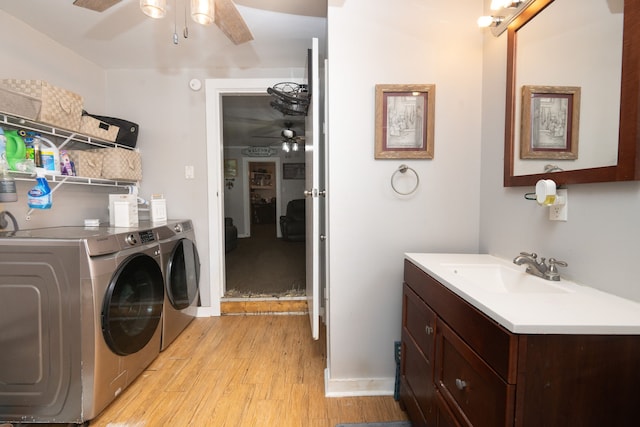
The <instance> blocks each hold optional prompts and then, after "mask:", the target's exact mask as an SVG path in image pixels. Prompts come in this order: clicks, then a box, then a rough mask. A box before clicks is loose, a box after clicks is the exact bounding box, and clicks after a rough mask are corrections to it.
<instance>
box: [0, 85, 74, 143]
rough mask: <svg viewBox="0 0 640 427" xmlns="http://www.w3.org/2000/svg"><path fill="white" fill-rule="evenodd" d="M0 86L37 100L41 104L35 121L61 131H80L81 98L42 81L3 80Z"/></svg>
mask: <svg viewBox="0 0 640 427" xmlns="http://www.w3.org/2000/svg"><path fill="white" fill-rule="evenodd" d="M0 85H2V86H3V87H5V88H8V89H10V90H12V91H14V92H18V93H22V94H25V95H28V96H31V97H33V98H36V99H39V100H40V101H41V103H42V106H41V107H40V114H38V117H37V120H38V121H40V122H42V123H47V124H49V125H52V126H56V127H60V128H63V129H68V130H74V131H78V130H80V120H81V117H82V107H83V103H84V100H83V98H82V96H80V95H78V94H75V93H73V92H71V91H68V90H66V89H63V88H61V87H57V86H54V85H52V84H50V83H48V82H46V81H44V80H19V79H3V80H1V81H0Z"/></svg>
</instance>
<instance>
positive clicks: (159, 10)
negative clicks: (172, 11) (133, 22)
mask: <svg viewBox="0 0 640 427" xmlns="http://www.w3.org/2000/svg"><path fill="white" fill-rule="evenodd" d="M140 9H141V10H142V12H143V13H144V14H145V15H147V16H149V17H151V18H155V19H160V18H164V17H165V15H166V14H167V0H140Z"/></svg>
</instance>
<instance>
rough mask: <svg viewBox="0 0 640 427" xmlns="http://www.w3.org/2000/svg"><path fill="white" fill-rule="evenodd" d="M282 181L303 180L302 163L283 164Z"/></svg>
mask: <svg viewBox="0 0 640 427" xmlns="http://www.w3.org/2000/svg"><path fill="white" fill-rule="evenodd" d="M282 179H304V163H283V164H282Z"/></svg>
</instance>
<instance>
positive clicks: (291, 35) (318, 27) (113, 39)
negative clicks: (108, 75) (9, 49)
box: [0, 0, 327, 70]
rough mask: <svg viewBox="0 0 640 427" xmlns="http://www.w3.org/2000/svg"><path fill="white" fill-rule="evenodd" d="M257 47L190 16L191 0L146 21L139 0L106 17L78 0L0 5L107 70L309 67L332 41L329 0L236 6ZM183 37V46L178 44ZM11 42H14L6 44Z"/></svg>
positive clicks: (242, 0) (241, 1)
mask: <svg viewBox="0 0 640 427" xmlns="http://www.w3.org/2000/svg"><path fill="white" fill-rule="evenodd" d="M235 3H236V5H237V8H238V11H239V12H240V14H241V15H242V17H243V18H244V20H245V22H246V23H247V26H248V27H249V29H250V30H251V32H252V33H253V36H254V40H253V41H250V42H247V43H244V44H241V45H237V46H236V45H234V44H233V43H232V42H231V41H229V39H227V37H226V36H225V35H224V34H223V33H222V31H220V29H219V28H218V27H217V26H216V25H213V24H212V25H210V26H206V27H205V26H202V25H199V24H196V23H195V22H193V21H192V20H191V19H190V17H188V16H187V20H186V26H187V28H188V35H189V37H188V38H187V39H185V38H184V37H183V31H184V28H185V8H186V9H187V11H188V8H189V0H167V8H168V13H167V16H165V18H163V19H160V20H157V19H151V18H149V17H147V16H146V15H144V14H143V13H142V11H141V10H140V7H139V1H138V0H122V1H121V2H119V3H117V4H116V5H114V6H112V7H111V8H109V9H107V10H106V11H104V12H95V11H92V10H88V9H85V8H81V7H77V6H74V5H73V0H19V1H17V0H0V9H2V10H3V11H5V12H6V13H8V14H9V15H12V16H14V17H16V18H17V19H19V20H21V21H23V22H25V23H26V24H28V25H29V26H31V27H33V28H35V29H37V30H38V31H40V32H42V33H44V34H46V35H47V36H49V37H50V38H52V39H53V40H56V41H57V42H59V43H60V44H62V45H64V46H66V47H68V48H69V49H71V50H73V51H74V52H76V53H78V54H79V55H81V56H83V57H85V58H87V59H89V60H91V61H92V62H94V63H96V64H98V65H99V66H100V67H101V68H104V69H114V68H153V69H160V70H162V69H176V68H190V69H197V68H205V69H220V68H222V69H225V68H237V69H250V68H290V67H296V68H297V67H303V66H304V59H305V54H306V50H307V48H308V46H309V44H310V40H311V38H313V37H317V38H319V39H320V43H321V47H320V48H321V50H322V49H323V45H324V42H325V39H326V36H325V32H326V10H327V0H235ZM174 30H175V32H177V33H178V35H179V36H180V37H179V43H178V44H177V45H175V44H174V43H173V34H174ZM5 42H8V41H5Z"/></svg>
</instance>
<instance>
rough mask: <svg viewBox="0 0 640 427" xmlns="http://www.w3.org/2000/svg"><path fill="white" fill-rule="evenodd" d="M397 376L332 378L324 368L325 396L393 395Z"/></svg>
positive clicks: (327, 369)
mask: <svg viewBox="0 0 640 427" xmlns="http://www.w3.org/2000/svg"><path fill="white" fill-rule="evenodd" d="M395 385H396V382H395V378H347V379H340V380H332V379H330V378H329V368H326V369H325V370H324V395H325V397H357V396H393V395H394V391H395Z"/></svg>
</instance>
